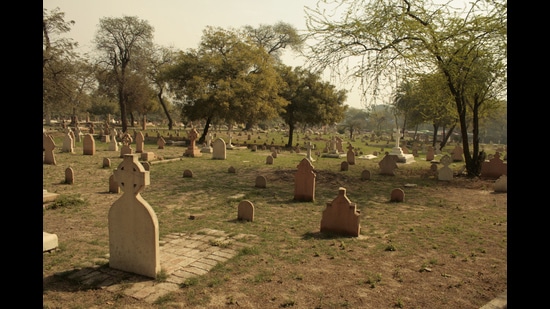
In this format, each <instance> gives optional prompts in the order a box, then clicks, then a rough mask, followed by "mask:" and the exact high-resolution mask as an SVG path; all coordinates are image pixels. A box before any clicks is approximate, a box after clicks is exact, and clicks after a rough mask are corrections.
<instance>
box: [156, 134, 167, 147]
mask: <svg viewBox="0 0 550 309" xmlns="http://www.w3.org/2000/svg"><path fill="white" fill-rule="evenodd" d="M165 145H166V141H165V140H164V138H163V137H162V136H159V137H158V138H157V146H158V149H164V146H165Z"/></svg>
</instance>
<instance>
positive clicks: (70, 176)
mask: <svg viewBox="0 0 550 309" xmlns="http://www.w3.org/2000/svg"><path fill="white" fill-rule="evenodd" d="M65 183H66V184H69V185H72V184H74V170H73V169H72V168H71V167H67V168H66V169H65Z"/></svg>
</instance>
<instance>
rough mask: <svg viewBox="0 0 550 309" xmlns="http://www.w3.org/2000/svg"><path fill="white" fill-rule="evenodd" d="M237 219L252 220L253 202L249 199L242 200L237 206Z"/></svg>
mask: <svg viewBox="0 0 550 309" xmlns="http://www.w3.org/2000/svg"><path fill="white" fill-rule="evenodd" d="M237 220H244V221H250V222H252V221H254V204H252V202H251V201H249V200H244V201H241V202H240V203H239V206H238V207H237Z"/></svg>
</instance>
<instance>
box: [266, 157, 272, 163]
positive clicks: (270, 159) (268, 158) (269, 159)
mask: <svg viewBox="0 0 550 309" xmlns="http://www.w3.org/2000/svg"><path fill="white" fill-rule="evenodd" d="M265 164H273V155H269V156H267V158H265Z"/></svg>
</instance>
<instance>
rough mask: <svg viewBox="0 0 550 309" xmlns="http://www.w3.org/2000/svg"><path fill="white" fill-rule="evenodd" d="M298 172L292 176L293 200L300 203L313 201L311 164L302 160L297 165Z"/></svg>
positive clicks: (313, 189)
mask: <svg viewBox="0 0 550 309" xmlns="http://www.w3.org/2000/svg"><path fill="white" fill-rule="evenodd" d="M297 167H298V170H297V171H296V174H295V175H294V200H295V201H301V202H313V201H315V178H316V177H317V175H316V174H315V172H314V171H313V169H314V167H313V165H312V164H311V162H310V161H309V160H308V159H306V158H303V159H302V161H300V163H299V164H298V166H297Z"/></svg>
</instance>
